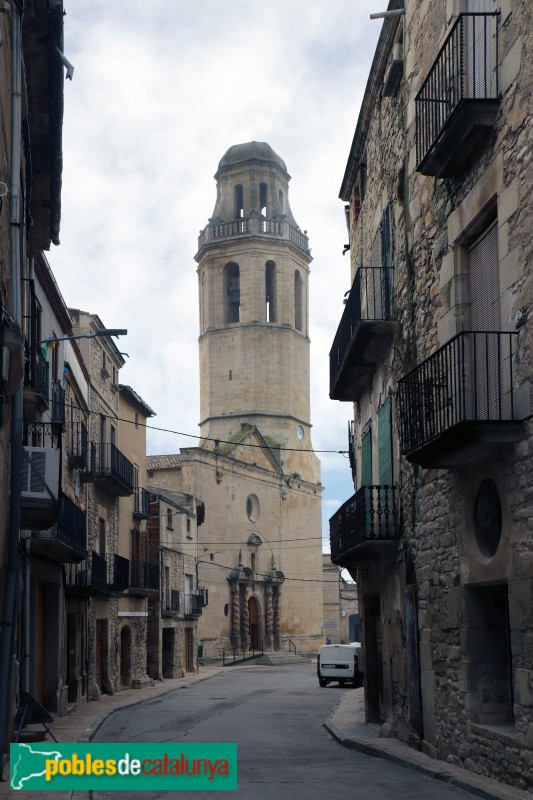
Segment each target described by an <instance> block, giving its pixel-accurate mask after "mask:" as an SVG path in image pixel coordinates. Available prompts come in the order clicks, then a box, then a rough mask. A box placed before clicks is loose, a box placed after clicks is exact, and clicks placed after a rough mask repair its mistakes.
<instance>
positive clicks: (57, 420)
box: [50, 381, 65, 428]
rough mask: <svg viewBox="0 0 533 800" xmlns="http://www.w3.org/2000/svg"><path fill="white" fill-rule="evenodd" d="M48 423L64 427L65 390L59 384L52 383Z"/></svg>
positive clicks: (56, 382) (57, 382)
mask: <svg viewBox="0 0 533 800" xmlns="http://www.w3.org/2000/svg"><path fill="white" fill-rule="evenodd" d="M50 421H51V422H53V423H54V425H59V426H61V428H63V427H64V425H65V390H64V389H63V387H62V386H61V384H60V383H59V381H54V382H53V383H52V411H51V417H50Z"/></svg>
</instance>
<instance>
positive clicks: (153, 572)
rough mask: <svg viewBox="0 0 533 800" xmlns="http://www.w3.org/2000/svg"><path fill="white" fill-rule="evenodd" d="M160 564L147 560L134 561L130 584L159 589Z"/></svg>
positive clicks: (139, 587) (142, 587)
mask: <svg viewBox="0 0 533 800" xmlns="http://www.w3.org/2000/svg"><path fill="white" fill-rule="evenodd" d="M159 577H160V570H159V564H150V563H148V562H147V561H132V562H131V573H130V578H131V581H130V586H134V587H135V588H137V589H150V590H151V591H154V592H158V591H159Z"/></svg>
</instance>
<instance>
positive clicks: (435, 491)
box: [350, 0, 533, 788]
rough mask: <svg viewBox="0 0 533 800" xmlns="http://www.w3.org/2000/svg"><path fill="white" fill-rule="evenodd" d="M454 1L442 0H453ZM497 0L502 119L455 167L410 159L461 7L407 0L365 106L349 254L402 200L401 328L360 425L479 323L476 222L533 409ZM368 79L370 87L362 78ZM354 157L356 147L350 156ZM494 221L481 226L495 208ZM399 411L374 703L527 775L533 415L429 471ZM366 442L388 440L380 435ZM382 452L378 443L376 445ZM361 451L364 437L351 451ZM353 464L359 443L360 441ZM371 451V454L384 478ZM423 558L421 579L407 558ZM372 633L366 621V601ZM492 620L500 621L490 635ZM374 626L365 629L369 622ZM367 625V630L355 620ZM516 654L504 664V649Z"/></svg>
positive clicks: (389, 715) (521, 387) (476, 759)
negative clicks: (396, 86)
mask: <svg viewBox="0 0 533 800" xmlns="http://www.w3.org/2000/svg"><path fill="white" fill-rule="evenodd" d="M445 6H446V7H445ZM495 7H497V10H500V11H501V16H500V28H499V45H500V53H499V67H500V69H499V74H500V90H501V105H500V111H499V114H498V117H497V121H496V124H495V126H494V128H493V129H492V131H491V132H490V134H489V136H488V137H487V139H486V140H485V142H484V143H483V146H480V147H479V148H478V150H477V152H476V153H475V154H474V155H473V156H472V158H471V159H470V161H469V163H468V165H467V168H466V169H465V170H464V171H463V172H462V173H461V174H460V175H459V176H457V177H456V178H446V179H435V178H433V177H429V176H424V175H421V174H420V173H419V172H417V171H416V166H417V164H416V154H415V134H416V131H415V101H414V98H415V95H416V93H417V92H418V90H419V88H420V86H421V84H422V81H423V79H424V78H425V76H426V75H427V73H428V71H429V69H430V67H431V65H432V62H433V60H434V58H435V56H436V55H437V53H438V50H439V48H440V47H441V46H442V44H443V42H444V39H445V37H446V35H447V33H448V31H449V30H450V26H451V24H453V22H454V21H455V18H456V17H455V14H456V13H457V12H458V11H460V10H464V8H462V6H460V3H458V2H451V0H450V2H448V4H438V3H430V2H407V3H406V16H405V28H404V30H403V34H401V33H400V32H399V31H398V35H403V38H404V45H405V50H404V52H405V59H404V82H403V85H402V88H401V92H400V94H399V95H398V96H397V97H395V98H385V97H381V96H380V93H379V80H380V78H379V76H378V78H377V81H376V86H375V87H374V92H375V95H374V103H373V104H371V105H369V106H367V109H368V108H371V111H370V112H368V119H367V120H366V122H367V128H366V137H365V138H364V145H361V147H360V151H359V152H358V153H357V156H360V155H364V159H363V161H364V163H366V175H365V176H364V177H365V186H364V192H362V191H361V184H359V185H358V186H357V185H355V183H354V185H353V186H352V191H351V196H350V210H351V214H350V217H351V237H350V238H351V264H352V278H353V276H354V275H355V271H356V270H357V269H358V268H359V267H361V266H366V265H368V264H369V263H371V260H372V245H373V242H374V241H375V237H376V235H377V233H378V229H379V224H380V220H381V219H382V215H383V210H384V207H385V205H386V204H387V203H389V204H390V205H389V207H390V208H391V209H392V210H393V214H392V219H393V226H392V238H393V242H394V244H393V268H394V300H393V307H394V314H395V319H396V320H397V328H396V333H395V337H394V341H393V343H392V346H391V348H390V349H389V350H387V351H386V352H385V354H384V355H383V357H382V358H381V359H380V361H379V363H378V364H377V365H376V369H375V372H374V375H373V378H372V381H371V383H370V385H369V388H368V391H366V392H365V393H364V394H363V396H362V397H361V399H360V401H359V402H357V403H356V404H355V409H354V419H355V426H356V439H357V441H358V443H359V444H360V441H361V437H362V434H363V432H364V430H365V429H366V426H367V424H368V423H369V422H372V423H373V425H374V427H377V426H376V425H375V422H376V414H377V412H378V410H379V407H380V404H381V403H382V402H383V399H384V398H386V397H388V396H392V397H393V398H394V397H395V395H396V388H397V385H398V381H399V380H400V379H401V378H402V377H403V375H405V374H406V373H407V372H409V370H410V369H412V368H413V367H414V366H415V365H417V364H419V363H420V362H421V361H423V360H424V359H425V358H427V357H428V356H429V355H431V354H433V353H434V352H435V351H436V350H438V348H440V347H442V346H443V345H444V344H445V343H446V342H447V341H449V340H450V339H451V338H452V337H453V336H454V335H455V334H456V333H458V332H459V331H461V330H462V329H463V328H464V329H468V326H469V324H470V298H469V295H468V257H467V255H465V254H467V252H468V248H469V247H470V245H471V244H472V243H473V241H474V237H475V235H476V234H477V232H478V231H479V232H481V231H482V230H483V220H484V219H485V218H487V219H494V220H495V221H496V222H497V229H498V261H499V282H500V297H499V302H500V307H501V321H500V328H499V329H500V330H502V331H515V330H517V331H518V342H517V348H516V349H517V352H516V356H515V358H514V361H513V364H514V367H515V374H514V376H513V381H514V382H513V389H514V397H515V404H516V405H515V413H516V414H517V415H519V417H522V418H528V417H529V415H530V413H531V388H530V381H531V374H532V368H533V362H532V360H531V359H532V336H531V310H532V309H531V300H532V292H533V289H532V280H531V271H532V267H531V264H532V263H533V262H532V258H531V256H532V253H531V250H532V247H533V242H532V237H531V235H530V231H529V224H528V220H529V219H530V218H531V213H532V211H533V209H532V208H531V205H532V202H533V200H532V195H533V192H532V188H533V167H532V160H531V155H530V150H531V142H532V140H533V125H532V121H533V107H532V103H531V97H532V96H533V75H532V74H531V70H530V69H528V68H527V64H528V63H529V60H530V57H531V53H532V52H533V34H532V33H531V31H532V26H531V23H532V21H533V19H532V15H533V10H532V9H531V5H530V3H527V2H521V1H520V0H517V1H516V2H512V0H505V1H503V2H496V3H495ZM367 91H368V89H367ZM352 156H353V154H352ZM485 224H486V223H485ZM398 413H399V412H398V408H397V407H396V408H395V411H394V413H393V447H394V470H393V471H394V476H395V483H397V485H398V487H399V497H400V508H401V516H400V534H401V538H400V542H399V547H398V550H397V553H396V554H395V555H394V556H392V557H391V558H389V559H387V558H384V559H382V560H376V561H375V562H371V563H370V564H369V565H366V566H365V569H364V571H363V570H361V571H359V573H357V572H354V575H353V577H354V578H359V585H360V590H361V599H362V605H363V609H364V608H365V605H366V606H367V608H369V609H370V608H371V607H372V602H373V600H372V598H374V597H376V596H378V597H379V614H380V616H379V620H378V625H379V635H380V636H381V639H380V642H381V644H380V646H381V648H382V649H381V652H380V659H381V669H382V677H381V686H380V692H381V697H380V703H379V707H378V704H376V705H375V706H374V707H370V706H369V705H368V703H367V712H368V714H369V717H372V715H374V716H376V715H377V716H378V717H379V718H380V719H381V720H382V721H388V722H389V723H390V726H391V728H392V729H393V730H394V731H395V733H396V735H398V736H400V738H403V739H405V740H406V741H412V742H413V743H414V742H415V741H416V742H417V743H418V746H421V747H423V748H424V749H425V750H426V752H428V753H430V754H432V755H434V756H437V757H439V758H442V759H444V760H447V761H448V762H450V763H455V764H459V765H461V766H464V767H466V768H468V769H471V770H473V771H476V772H479V773H482V774H486V775H490V776H492V777H495V778H498V779H499V780H503V781H507V782H510V783H513V784H515V785H517V786H520V787H521V788H526V787H531V785H532V783H533V773H532V771H531V763H532V760H533V759H532V749H531V748H532V744H533V694H532V691H531V686H532V685H533V672H532V670H531V664H532V645H531V642H532V641H533V634H532V627H531V618H532V612H533V590H532V586H533V559H532V557H531V555H530V554H531V546H532V541H533V539H532V537H533V527H532V526H531V525H530V520H531V514H532V512H531V501H532V498H533V488H532V486H531V474H532V469H531V468H532V440H531V434H532V428H531V422H530V421H529V419H526V421H525V422H524V424H523V428H522V436H521V438H520V440H519V441H517V442H516V443H512V442H511V443H510V444H507V445H505V446H502V447H501V449H500V450H499V451H496V452H495V453H494V454H493V455H492V457H490V458H483V457H480V458H479V459H478V461H477V463H476V462H475V461H474V462H473V463H469V464H466V465H465V466H464V467H463V468H462V469H460V470H451V469H424V468H421V467H418V466H414V465H412V464H409V463H408V462H407V461H406V459H405V458H404V457H402V455H401V453H400V442H399V435H398V422H399V420H398ZM373 444H374V448H377V445H378V441H377V436H376V435H375V432H374V438H373ZM375 452H376V450H375ZM358 453H359V451H358ZM357 458H358V464H357V474H358V475H360V474H361V472H360V470H361V456H360V454H358V455H357ZM376 469H377V465H374V476H373V477H374V481H375V482H376V478H377V477H378V476H377V473H376ZM487 480H489V481H492V482H493V484H494V486H496V487H497V491H498V494H499V497H500V501H501V518H502V532H501V538H500V542H499V544H498V545H497V549H496V552H495V553H492V554H491V555H490V556H487V555H486V554H485V553H484V552H483V551H482V550H481V549H480V544H479V541H478V539H477V533H476V525H475V523H474V510H475V505H476V502H477V501H476V498H477V497H478V492H479V490H480V487H481V485H482V482H483V481H487ZM410 572H413V577H412V578H411V577H409V573H410ZM413 581H414V583H413V585H416V587H417V595H416V596H417V604H418V626H417V627H418V635H419V648H418V653H419V656H418V657H419V675H420V696H421V705H422V724H421V725H420V727H419V728H418V729H417V728H416V727H414V726H413V716H412V712H413V708H412V707H411V705H410V698H411V696H410V694H409V691H410V690H409V680H408V676H406V674H405V663H406V660H405V659H406V635H407V634H406V617H405V613H406V593H407V584H411V583H412V582H413ZM363 622H364V624H363V631H364V628H365V625H366V627H367V629H368V623H369V620H368V619H367V620H365V617H364V613H363ZM494 631H498V636H495V634H494ZM367 634H368V630H367ZM363 636H364V632H363ZM506 648H509V649H510V652H511V669H510V672H509V674H507V671H506V670H507V662H506V660H505V658H503V657H502V656H501V652H500V651H503V652H504V653H505V651H506Z"/></svg>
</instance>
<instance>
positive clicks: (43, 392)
mask: <svg viewBox="0 0 533 800" xmlns="http://www.w3.org/2000/svg"><path fill="white" fill-rule="evenodd" d="M49 376H50V364H49V363H48V361H47V360H46V358H45V357H44V356H43V354H42V352H41V351H40V350H37V352H36V353H35V356H34V357H33V361H32V359H30V361H29V363H28V364H27V368H26V383H27V384H28V385H29V386H33V388H34V389H35V394H36V395H38V397H39V398H40V400H41V402H42V403H44V405H45V406H46V407H48V404H49V400H50V398H49V391H50V390H49V388H48V387H49Z"/></svg>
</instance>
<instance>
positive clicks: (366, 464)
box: [361, 425, 372, 486]
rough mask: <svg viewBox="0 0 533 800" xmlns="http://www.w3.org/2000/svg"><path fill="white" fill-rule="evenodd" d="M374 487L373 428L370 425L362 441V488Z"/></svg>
mask: <svg viewBox="0 0 533 800" xmlns="http://www.w3.org/2000/svg"><path fill="white" fill-rule="evenodd" d="M371 485H372V426H371V425H368V427H367V429H366V431H365V432H364V433H363V438H362V440H361V486H371Z"/></svg>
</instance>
